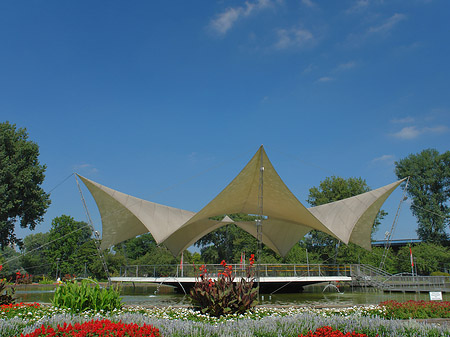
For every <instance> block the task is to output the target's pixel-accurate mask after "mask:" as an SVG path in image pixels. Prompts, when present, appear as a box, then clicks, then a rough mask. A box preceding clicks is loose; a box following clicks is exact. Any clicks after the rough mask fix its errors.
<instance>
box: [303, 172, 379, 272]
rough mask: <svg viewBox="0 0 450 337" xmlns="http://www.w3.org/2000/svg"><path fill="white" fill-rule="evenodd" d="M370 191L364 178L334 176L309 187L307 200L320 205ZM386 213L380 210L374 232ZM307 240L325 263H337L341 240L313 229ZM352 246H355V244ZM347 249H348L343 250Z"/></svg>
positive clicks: (308, 245)
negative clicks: (316, 185)
mask: <svg viewBox="0 0 450 337" xmlns="http://www.w3.org/2000/svg"><path fill="white" fill-rule="evenodd" d="M369 191H370V187H369V186H368V185H367V183H366V181H365V180H364V179H362V178H348V179H344V178H342V177H336V176H332V177H327V178H326V179H325V180H323V181H322V182H321V183H320V184H319V186H318V187H312V188H310V189H309V195H308V199H307V202H308V203H309V204H310V205H311V206H319V205H323V204H327V203H330V202H333V201H338V200H342V199H346V198H350V197H353V196H355V195H358V194H361V193H365V192H369ZM386 214H387V213H386V212H384V211H380V212H379V214H378V216H377V219H376V220H375V223H374V226H373V228H372V234H373V233H374V232H375V231H376V229H377V227H378V226H379V224H380V220H381V219H382V218H383V217H384V216H386ZM306 242H307V247H308V249H309V250H311V251H315V252H317V253H319V254H320V256H321V259H322V260H323V262H324V263H329V262H335V263H337V256H338V251H339V246H340V241H339V240H337V239H335V238H334V237H332V236H330V235H328V234H326V233H323V232H320V231H317V230H312V231H311V232H310V233H309V235H308V237H307V239H306ZM351 247H354V245H352V246H351ZM347 251H348V250H347V249H344V250H343V252H347ZM330 260H333V261H330Z"/></svg>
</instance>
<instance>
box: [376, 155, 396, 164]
mask: <svg viewBox="0 0 450 337" xmlns="http://www.w3.org/2000/svg"><path fill="white" fill-rule="evenodd" d="M394 161H395V156H394V155H392V154H384V155H382V156H380V157H377V158H374V159H372V163H385V164H392V163H393V162H394Z"/></svg>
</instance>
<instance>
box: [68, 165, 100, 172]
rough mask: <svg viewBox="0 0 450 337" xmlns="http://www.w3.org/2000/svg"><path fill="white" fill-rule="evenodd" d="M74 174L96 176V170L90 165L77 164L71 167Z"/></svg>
mask: <svg viewBox="0 0 450 337" xmlns="http://www.w3.org/2000/svg"><path fill="white" fill-rule="evenodd" d="M73 171H74V172H77V173H78V172H81V173H83V174H96V173H98V169H97V168H96V167H95V166H94V165H92V164H79V165H74V166H73Z"/></svg>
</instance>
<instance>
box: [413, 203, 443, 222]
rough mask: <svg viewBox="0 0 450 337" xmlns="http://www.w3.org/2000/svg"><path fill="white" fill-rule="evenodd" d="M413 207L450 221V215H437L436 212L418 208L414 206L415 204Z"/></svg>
mask: <svg viewBox="0 0 450 337" xmlns="http://www.w3.org/2000/svg"><path fill="white" fill-rule="evenodd" d="M411 207H414V208H420V209H421V210H424V211H425V212H428V213H431V214H434V215H437V216H439V217H441V218H444V219H450V216H449V215H442V214H439V213H436V212H434V211H430V210H428V209H426V208H423V207H420V206H417V205H414V204H411Z"/></svg>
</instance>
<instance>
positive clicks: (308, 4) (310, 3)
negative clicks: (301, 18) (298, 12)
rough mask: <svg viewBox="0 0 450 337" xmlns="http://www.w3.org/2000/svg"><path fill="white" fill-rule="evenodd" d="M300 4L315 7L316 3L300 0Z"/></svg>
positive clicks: (310, 0) (309, 0)
mask: <svg viewBox="0 0 450 337" xmlns="http://www.w3.org/2000/svg"><path fill="white" fill-rule="evenodd" d="M302 4H303V5H305V6H306V7H310V8H312V7H315V6H316V4H315V3H314V2H312V0H302Z"/></svg>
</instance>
